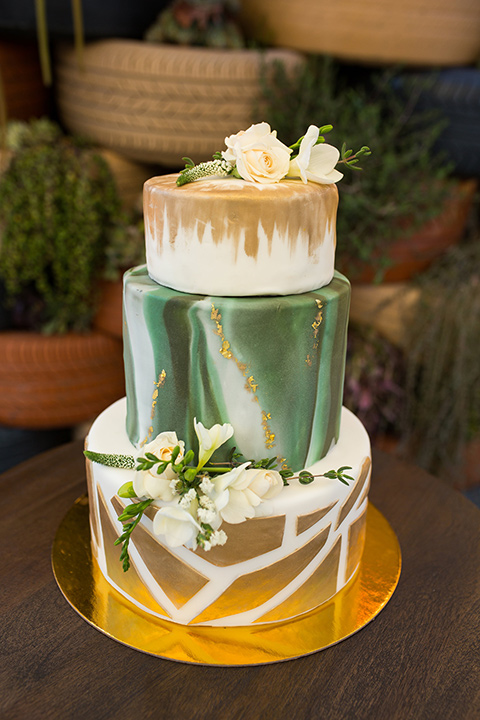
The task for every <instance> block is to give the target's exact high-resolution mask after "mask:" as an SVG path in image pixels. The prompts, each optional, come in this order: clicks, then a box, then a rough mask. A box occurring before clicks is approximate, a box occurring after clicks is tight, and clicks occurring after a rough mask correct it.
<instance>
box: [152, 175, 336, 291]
mask: <svg viewBox="0 0 480 720" xmlns="http://www.w3.org/2000/svg"><path fill="white" fill-rule="evenodd" d="M177 177H178V175H164V176H162V177H154V178H151V179H150V180H148V181H147V182H146V183H145V186H144V216H145V236H146V252H147V267H148V274H149V275H150V277H151V278H152V280H155V281H156V282H157V283H159V284H161V285H164V286H166V287H170V288H173V289H175V290H180V291H182V292H186V293H194V294H201V295H215V296H232V297H240V296H253V295H293V294H298V293H305V292H310V291H312V290H316V289H318V288H321V287H324V286H325V285H328V283H329V282H330V281H331V279H332V277H333V272H334V259H335V241H336V234H335V222H336V213H337V205H338V191H337V188H336V186H335V185H333V184H331V185H320V184H318V183H313V182H309V183H307V184H304V183H303V182H302V181H301V180H282V182H279V183H271V184H266V185H261V184H258V183H250V182H246V181H244V180H239V179H237V178H233V177H228V178H221V179H220V178H211V179H204V180H200V181H197V182H193V183H190V184H188V185H184V186H183V187H177V185H176V179H177Z"/></svg>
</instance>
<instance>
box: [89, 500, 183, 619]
mask: <svg viewBox="0 0 480 720" xmlns="http://www.w3.org/2000/svg"><path fill="white" fill-rule="evenodd" d="M97 497H98V507H99V512H100V525H101V527H102V531H103V542H104V549H105V559H106V562H107V573H108V575H109V577H110V578H111V579H112V580H113V582H114V583H116V584H117V585H118V586H119V587H121V588H122V590H124V592H125V593H127V594H128V595H130V597H132V598H133V599H134V600H136V601H137V602H139V603H142V604H143V605H144V606H145V607H147V608H148V609H149V610H152V611H153V612H156V613H159V614H160V615H164V616H166V617H170V615H169V614H168V612H167V611H166V610H165V608H163V607H162V606H161V605H159V604H158V603H157V601H156V600H155V599H154V598H153V597H152V595H151V594H150V592H149V590H148V589H147V588H146V587H145V585H144V584H143V582H142V580H141V579H140V577H139V575H138V573H137V571H136V569H135V566H134V564H133V562H132V564H131V565H130V569H129V570H128V572H123V568H122V563H121V562H120V552H121V547H120V546H119V545H115V540H116V539H117V537H118V531H117V529H116V527H115V526H114V524H113V522H112V520H111V519H110V515H109V514H108V510H107V506H106V503H105V499H104V497H103V495H102V492H101V490H100V488H99V489H98V495H97Z"/></svg>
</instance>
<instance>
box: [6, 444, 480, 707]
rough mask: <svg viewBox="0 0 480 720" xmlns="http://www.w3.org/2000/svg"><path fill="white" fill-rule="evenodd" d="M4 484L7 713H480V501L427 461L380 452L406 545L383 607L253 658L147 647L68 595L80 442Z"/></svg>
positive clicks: (393, 515) (386, 499)
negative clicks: (318, 642) (161, 654)
mask: <svg viewBox="0 0 480 720" xmlns="http://www.w3.org/2000/svg"><path fill="white" fill-rule="evenodd" d="M0 491H1V497H2V510H3V512H2V522H1V531H0V535H1V538H0V539H1V547H2V553H1V561H0V562H1V583H0V614H1V623H0V642H1V660H0V718H1V719H2V720H4V719H5V720H16V719H17V718H18V719H19V720H23V719H24V718H28V719H29V720H36V719H37V718H42V719H45V718H46V719H47V720H48V719H49V718H60V719H61V720H68V719H69V718H72V719H75V720H76V719H77V718H78V719H82V718H89V720H97V719H103V718H105V719H107V718H113V719H117V718H123V717H128V718H138V719H139V720H140V719H141V720H143V719H145V718H156V719H157V718H169V719H172V720H184V719H185V720H186V719H187V718H188V719H194V720H196V719H202V718H209V719H210V720H216V719H217V718H219V719H222V720H223V719H226V720H237V719H243V718H246V719H247V720H249V719H250V718H254V719H255V718H262V719H266V720H269V719H270V718H272V719H273V720H276V719H277V718H278V719H279V720H284V719H285V720H287V718H288V720H291V719H293V720H296V719H297V718H299V719H301V720H303V719H304V718H308V719H310V718H312V719H313V718H315V719H317V718H320V719H323V718H329V720H336V719H337V718H338V719H340V720H343V719H345V720H363V719H365V720H367V719H368V720H377V719H378V720H396V719H398V720H410V719H412V720H420V719H423V718H425V719H431V720H437V719H441V720H448V719H450V718H452V720H453V719H455V720H470V719H472V720H473V719H474V718H475V719H477V718H479V717H480V683H479V677H480V673H479V671H480V639H479V638H480V511H479V510H478V509H477V508H476V507H475V506H474V505H473V504H472V503H470V502H469V501H468V500H466V499H464V498H463V497H462V496H461V495H460V494H459V493H456V492H455V491H453V490H451V489H450V488H449V487H447V486H446V485H444V484H443V483H442V482H441V481H439V480H437V479H435V478H432V477H431V476H429V475H427V474H426V473H425V472H423V471H421V470H419V469H418V468H415V467H413V466H410V465H407V464H403V463H400V462H398V461H396V460H393V459H392V458H391V457H390V456H388V455H386V454H384V453H381V452H380V451H377V452H375V453H374V477H373V483H372V491H371V495H370V497H371V500H372V501H373V503H374V504H375V505H376V506H377V508H378V509H379V510H380V511H381V512H382V513H383V514H384V515H385V516H386V517H387V518H388V520H389V521H390V523H391V525H392V527H393V528H394V530H395V531H396V533H397V535H398V538H399V540H400V544H401V547H402V552H403V569H402V576H401V578H400V583H399V585H398V587H397V590H396V591H395V594H394V596H393V598H392V599H391V601H390V602H389V604H388V605H387V607H386V608H385V609H384V610H383V611H382V612H381V613H380V615H379V616H378V617H377V619H376V620H374V621H373V622H372V623H370V625H368V626H367V627H365V628H364V629H363V630H361V631H360V632H359V633H357V634H356V635H354V636H352V637H351V638H349V639H347V640H345V641H343V642H341V643H339V644H338V645H336V646H334V647H331V648H328V649H327V650H323V651H322V652H319V653H316V654H314V655H311V656H309V657H305V658H301V659H299V660H292V661H288V662H284V663H280V664H274V665H265V666H257V667H246V668H241V667H240V668H214V667H201V666H196V665H185V664H181V663H174V662H171V661H168V660H162V659H159V658H156V657H151V656H149V655H145V654H143V653H140V652H137V651H135V650H132V649H131V648H129V647H125V646H123V645H120V644H119V643H117V642H115V641H113V640H111V639H109V638H107V637H105V636H104V635H102V634H101V633H99V632H98V631H96V630H95V629H94V628H92V627H90V626H89V625H88V624H87V623H86V622H84V621H83V620H82V619H81V618H80V617H79V616H78V615H77V614H76V613H75V611H74V610H73V609H72V608H71V607H70V606H69V605H68V604H67V602H66V601H65V600H64V598H63V596H62V595H61V593H60V591H59V589H58V588H57V585H56V583H55V580H54V578H53V574H52V570H51V563H50V552H51V546H52V542H53V539H54V536H55V533H56V530H57V527H58V525H59V523H60V521H61V519H62V518H63V516H64V514H65V513H66V511H67V510H68V509H69V508H70V507H71V505H72V504H73V502H74V500H75V499H76V498H77V497H78V496H80V495H82V494H83V493H84V492H85V491H86V484H85V469H84V461H83V456H82V443H81V442H78V441H77V442H74V443H70V444H69V445H64V446H62V447H60V448H57V449H55V450H52V451H49V452H48V453H44V454H42V455H40V456H37V457H35V458H33V459H31V460H28V461H27V462H25V463H22V464H21V465H19V466H17V467H15V468H13V469H12V470H9V471H8V472H7V473H4V474H3V475H1V476H0Z"/></svg>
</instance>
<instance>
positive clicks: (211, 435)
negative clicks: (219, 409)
mask: <svg viewBox="0 0 480 720" xmlns="http://www.w3.org/2000/svg"><path fill="white" fill-rule="evenodd" d="M193 426H194V428H195V433H196V435H197V438H198V445H199V450H198V467H199V468H202V467H203V466H204V465H205V463H206V462H207V461H208V460H209V459H210V458H211V456H212V455H213V453H214V452H215V450H217V448H219V447H220V445H223V443H225V442H226V441H227V440H228V439H229V438H231V437H232V435H233V427H232V426H231V425H230V423H224V424H223V425H213V427H211V428H206V427H205V426H204V425H202V423H201V422H197V418H195V419H194V421H193Z"/></svg>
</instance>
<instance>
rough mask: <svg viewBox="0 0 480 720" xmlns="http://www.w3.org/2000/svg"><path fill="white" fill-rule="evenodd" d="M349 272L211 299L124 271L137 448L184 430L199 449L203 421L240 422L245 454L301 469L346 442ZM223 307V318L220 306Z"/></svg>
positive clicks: (139, 271) (130, 418)
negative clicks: (315, 283)
mask: <svg viewBox="0 0 480 720" xmlns="http://www.w3.org/2000/svg"><path fill="white" fill-rule="evenodd" d="M349 301H350V284H349V282H348V280H347V279H346V278H345V277H343V276H342V275H340V274H339V273H335V277H334V279H333V280H332V282H331V283H330V284H329V285H328V286H326V287H323V288H321V289H319V290H316V291H314V292H310V293H305V294H302V295H289V296H282V297H279V296H275V297H245V298H228V297H222V298H219V297H204V296H200V295H188V294H185V293H181V292H178V291H176V290H171V289H169V288H165V287H163V286H161V285H158V284H157V283H155V282H154V281H152V280H151V279H150V278H149V277H148V275H147V272H146V268H145V267H141V268H135V269H134V270H131V271H129V272H128V273H127V274H126V275H125V295H124V312H125V320H126V326H127V330H126V333H125V372H126V385H127V431H128V434H129V437H130V439H131V441H132V442H133V443H134V444H135V445H137V446H138V445H141V444H142V443H143V442H145V441H146V440H150V439H152V438H153V437H155V436H156V435H157V434H158V433H159V432H162V431H165V430H175V431H176V432H177V435H178V437H179V438H181V439H183V440H185V442H186V445H187V447H192V448H193V449H196V448H197V443H196V436H195V433H194V429H193V419H194V417H196V418H197V420H201V421H202V422H203V424H204V425H205V426H206V427H209V426H211V425H213V424H215V423H223V422H230V423H231V424H232V425H233V427H234V428H235V435H234V437H233V439H232V440H231V441H230V442H229V444H228V445H227V446H225V450H227V449H228V448H229V447H233V446H236V447H237V449H239V450H240V451H241V452H242V453H243V454H244V455H245V457H246V458H248V459H250V458H252V457H255V458H259V457H273V456H275V455H277V456H279V457H282V458H286V460H287V462H288V463H289V465H290V466H291V467H293V468H294V469H300V468H302V467H305V466H307V465H311V464H312V463H313V462H315V461H316V460H318V459H320V458H321V457H323V456H324V455H325V454H326V453H327V452H328V450H329V448H330V447H331V445H332V443H333V442H335V441H336V440H337V437H338V431H339V421H340V411H341V405H342V394H343V378H344V369H345V345H346V329H347V322H348V312H349ZM212 310H213V314H212Z"/></svg>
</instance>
